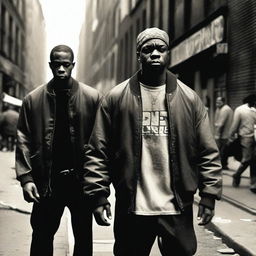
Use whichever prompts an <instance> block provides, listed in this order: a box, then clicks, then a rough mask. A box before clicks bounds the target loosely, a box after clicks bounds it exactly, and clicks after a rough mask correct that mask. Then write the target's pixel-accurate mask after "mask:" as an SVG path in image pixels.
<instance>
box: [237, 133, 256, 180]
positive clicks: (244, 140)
mask: <svg viewBox="0 0 256 256" xmlns="http://www.w3.org/2000/svg"><path fill="white" fill-rule="evenodd" d="M240 143H241V148H242V159H241V163H240V165H239V167H238V169H237V171H236V173H235V174H234V177H240V176H241V174H242V173H243V172H244V171H245V169H246V168H247V167H248V166H249V165H250V163H251V161H252V157H253V150H254V138H253V137H241V138H240Z"/></svg>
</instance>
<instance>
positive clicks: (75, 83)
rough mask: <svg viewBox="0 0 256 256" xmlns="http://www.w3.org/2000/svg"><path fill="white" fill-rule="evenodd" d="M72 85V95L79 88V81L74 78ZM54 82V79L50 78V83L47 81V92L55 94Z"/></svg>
mask: <svg viewBox="0 0 256 256" xmlns="http://www.w3.org/2000/svg"><path fill="white" fill-rule="evenodd" d="M71 79H72V87H71V89H70V95H73V94H74V93H75V92H76V91H77V89H78V81H76V80H75V79H74V78H72V77H71ZM53 84H54V80H53V79H52V80H50V81H49V82H48V83H47V86H46V88H47V92H48V93H49V94H51V95H55V92H54V87H53Z"/></svg>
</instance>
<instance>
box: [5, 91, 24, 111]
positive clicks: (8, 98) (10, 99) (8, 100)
mask: <svg viewBox="0 0 256 256" xmlns="http://www.w3.org/2000/svg"><path fill="white" fill-rule="evenodd" d="M2 99H3V102H6V103H9V104H12V105H14V106H18V107H20V106H21V104H22V100H20V99H18V98H15V97H13V96H10V95H8V94H7V93H5V92H3V93H2Z"/></svg>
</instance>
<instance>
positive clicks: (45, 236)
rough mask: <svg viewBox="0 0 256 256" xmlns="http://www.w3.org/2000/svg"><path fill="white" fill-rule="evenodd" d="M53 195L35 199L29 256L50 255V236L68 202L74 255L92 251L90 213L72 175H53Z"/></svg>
mask: <svg viewBox="0 0 256 256" xmlns="http://www.w3.org/2000/svg"><path fill="white" fill-rule="evenodd" d="M52 190H53V191H52V196H51V197H49V198H43V199H41V200H40V203H34V205H33V210H32V215H31V226H32V229H33V234H32V243H31V250H30V255H31V256H52V255H53V240H54V235H55V233H56V232H57V230H58V228H59V225H60V220H61V217H62V214H63V211H64V208H65V206H67V207H68V208H69V210H70V213H71V223H72V229H73V234H74V240H75V245H74V253H73V255H74V256H90V255H92V214H91V210H90V208H89V206H88V204H87V203H86V201H85V199H84V197H83V193H82V189H81V185H80V183H79V182H78V180H77V179H76V177H75V176H73V175H67V176H60V177H57V178H55V180H54V182H53V185H52Z"/></svg>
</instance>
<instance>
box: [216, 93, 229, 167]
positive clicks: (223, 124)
mask: <svg viewBox="0 0 256 256" xmlns="http://www.w3.org/2000/svg"><path fill="white" fill-rule="evenodd" d="M216 107H217V109H216V112H215V118H214V128H215V129H214V131H215V140H216V142H217V145H218V147H219V150H220V155H221V164H222V169H228V162H227V160H228V155H227V153H225V151H226V150H225V147H226V144H227V141H228V138H229V133H230V127H231V124H232V119H233V110H232V109H231V108H230V106H228V105H227V104H226V103H225V98H224V97H217V99H216Z"/></svg>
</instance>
